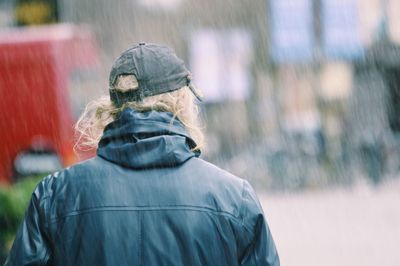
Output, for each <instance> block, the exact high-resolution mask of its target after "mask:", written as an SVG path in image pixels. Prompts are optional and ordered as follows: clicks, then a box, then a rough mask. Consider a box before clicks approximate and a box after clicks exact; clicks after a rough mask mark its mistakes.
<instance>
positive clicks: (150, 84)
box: [109, 43, 202, 107]
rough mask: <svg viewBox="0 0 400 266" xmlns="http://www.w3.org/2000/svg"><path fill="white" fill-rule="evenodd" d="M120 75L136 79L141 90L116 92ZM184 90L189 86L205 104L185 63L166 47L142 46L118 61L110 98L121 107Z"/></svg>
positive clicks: (110, 88)
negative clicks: (128, 103)
mask: <svg viewBox="0 0 400 266" xmlns="http://www.w3.org/2000/svg"><path fill="white" fill-rule="evenodd" d="M120 75H134V76H135V77H136V79H137V81H138V84H139V87H138V88H137V89H134V90H128V91H125V92H122V91H120V90H117V89H115V88H114V85H115V82H116V80H117V77H118V76H120ZM184 86H188V87H189V88H190V89H191V91H192V92H193V94H194V95H195V96H196V98H197V99H198V100H199V101H201V100H202V96H201V93H200V92H199V91H197V90H196V88H195V87H194V86H193V84H192V75H191V73H190V72H189V70H188V69H187V68H186V66H185V63H184V62H183V60H182V59H180V58H179V57H178V56H177V55H176V54H175V52H174V51H173V50H172V49H171V48H169V47H167V46H165V45H159V44H153V43H139V44H137V45H135V46H133V47H131V48H129V49H128V50H126V51H124V52H123V53H122V54H121V55H120V56H119V57H118V58H117V60H115V62H114V64H113V66H112V68H111V71H110V79H109V90H110V98H111V101H112V102H113V103H114V104H115V105H116V106H117V107H120V106H122V105H123V104H124V103H126V102H130V101H140V100H142V99H143V98H145V97H148V96H153V95H158V94H162V93H166V92H171V91H175V90H178V89H180V88H182V87H184Z"/></svg>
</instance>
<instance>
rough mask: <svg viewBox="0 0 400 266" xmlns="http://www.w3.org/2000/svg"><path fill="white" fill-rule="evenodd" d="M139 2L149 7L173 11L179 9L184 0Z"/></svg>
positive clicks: (145, 0)
mask: <svg viewBox="0 0 400 266" xmlns="http://www.w3.org/2000/svg"><path fill="white" fill-rule="evenodd" d="M138 2H139V4H141V5H143V6H144V7H146V8H149V9H163V10H167V11H172V10H174V9H177V8H178V7H179V5H180V4H181V3H182V0H138Z"/></svg>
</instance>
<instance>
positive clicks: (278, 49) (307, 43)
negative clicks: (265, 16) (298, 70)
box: [270, 0, 313, 63]
mask: <svg viewBox="0 0 400 266" xmlns="http://www.w3.org/2000/svg"><path fill="white" fill-rule="evenodd" d="M270 4H271V6H270V8H271V21H270V23H271V36H272V44H271V53H272V59H273V60H274V61H276V62H278V63H286V62H308V61H311V60H312V58H313V16H312V2H311V0H271V1H270Z"/></svg>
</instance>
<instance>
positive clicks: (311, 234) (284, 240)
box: [259, 178, 400, 266]
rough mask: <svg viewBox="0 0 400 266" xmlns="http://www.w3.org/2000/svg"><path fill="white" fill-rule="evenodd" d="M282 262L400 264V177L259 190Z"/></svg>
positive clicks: (325, 265)
mask: <svg viewBox="0 0 400 266" xmlns="http://www.w3.org/2000/svg"><path fill="white" fill-rule="evenodd" d="M259 195H260V201H261V204H262V205H263V208H264V212H265V214H266V217H267V220H268V223H269V225H270V229H271V231H272V234H273V237H274V239H275V242H276V246H277V249H278V252H279V255H280V258H281V265H282V266H303V265H304V266H305V265H307V266H334V265H335V266H337V265H340V266H347V265H348V266H350V265H351V266H400V179H399V178H397V179H392V180H391V181H388V182H386V183H385V184H383V185H381V186H379V187H372V186H370V185H369V184H367V183H366V182H361V181H360V182H358V183H357V184H356V185H354V186H353V187H352V188H347V189H346V188H335V189H328V190H323V191H321V190H319V191H306V192H297V193H285V194H265V193H264V194H259Z"/></svg>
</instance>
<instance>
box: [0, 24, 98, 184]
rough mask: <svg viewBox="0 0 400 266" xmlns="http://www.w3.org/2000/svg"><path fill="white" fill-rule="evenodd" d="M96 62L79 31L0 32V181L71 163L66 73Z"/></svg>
mask: <svg viewBox="0 0 400 266" xmlns="http://www.w3.org/2000/svg"><path fill="white" fill-rule="evenodd" d="M96 63H97V53H96V49H95V42H94V39H93V38H92V35H91V34H90V31H88V30H87V29H84V28H80V27H77V26H74V25H69V24H58V25H52V26H38V27H29V28H17V29H16V28H13V29H9V30H6V31H3V32H0V183H7V182H12V181H13V177H17V176H24V175H29V174H37V173H43V172H48V171H53V170H56V169H57V168H60V167H62V166H68V165H70V164H72V163H74V162H76V156H75V155H74V151H73V118H72V113H71V103H70V95H69V93H70V92H69V87H68V86H69V79H70V74H71V72H72V71H73V70H76V69H77V68H85V67H93V66H95V65H96Z"/></svg>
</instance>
